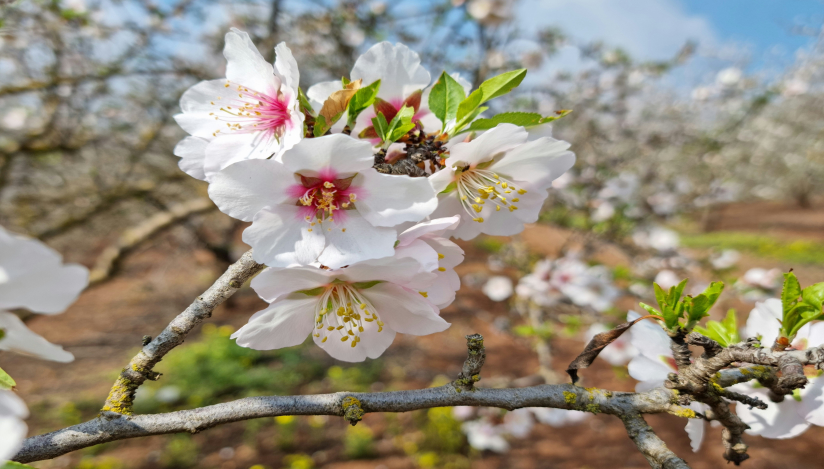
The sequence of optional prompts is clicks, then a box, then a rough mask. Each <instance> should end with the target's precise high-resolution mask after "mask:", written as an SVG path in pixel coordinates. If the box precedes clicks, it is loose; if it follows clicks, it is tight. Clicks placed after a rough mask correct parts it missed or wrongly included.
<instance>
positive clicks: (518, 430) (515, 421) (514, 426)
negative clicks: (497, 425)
mask: <svg viewBox="0 0 824 469" xmlns="http://www.w3.org/2000/svg"><path fill="white" fill-rule="evenodd" d="M534 424H535V422H534V421H533V420H532V413H531V412H530V410H529V409H526V408H524V409H515V410H512V411H509V412H507V413H506V414H505V415H504V423H503V427H504V431H505V432H506V433H508V434H510V435H512V436H514V437H515V438H524V437H525V436H527V435H529V432H530V431H531V430H532V427H533V425H534Z"/></svg>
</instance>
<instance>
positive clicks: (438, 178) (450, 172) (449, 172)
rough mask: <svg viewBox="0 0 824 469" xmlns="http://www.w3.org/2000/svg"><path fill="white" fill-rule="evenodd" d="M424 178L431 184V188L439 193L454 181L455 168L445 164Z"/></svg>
mask: <svg viewBox="0 0 824 469" xmlns="http://www.w3.org/2000/svg"><path fill="white" fill-rule="evenodd" d="M426 179H427V180H428V181H429V183H430V184H432V189H433V190H434V191H435V193H436V194H440V193H441V192H443V191H444V190H446V188H447V186H449V184H450V183H452V182H454V181H455V169H453V168H452V167H451V166H447V167H446V168H443V169H441V170H440V171H438V172H437V173H435V174H433V175H431V176H429V177H428V178H426Z"/></svg>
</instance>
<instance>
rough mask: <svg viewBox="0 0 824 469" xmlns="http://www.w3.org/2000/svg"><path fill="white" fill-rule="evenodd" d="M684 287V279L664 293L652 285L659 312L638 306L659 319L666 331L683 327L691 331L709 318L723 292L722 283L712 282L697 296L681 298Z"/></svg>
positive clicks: (655, 284) (644, 306)
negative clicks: (683, 320)
mask: <svg viewBox="0 0 824 469" xmlns="http://www.w3.org/2000/svg"><path fill="white" fill-rule="evenodd" d="M686 285H687V279H684V280H682V281H681V283H679V284H678V285H675V286H674V287H671V288H670V289H669V290H668V291H666V292H665V291H664V289H663V288H661V286H660V285H658V284H657V283H654V284H653V287H654V288H655V299H656V301H657V302H658V308H659V309H660V310H659V309H655V308H653V307H652V306H650V305H648V304H645V303H640V306H641V307H642V308H644V309H645V310H646V311H647V312H648V313H649V314H651V315H653V316H657V317H659V318H661V320H662V321H663V322H664V325H665V326H666V328H667V329H668V330H671V331H674V330H676V329H678V328H679V327H683V328H685V329H686V330H688V331H691V330H693V329H694V328H695V326H696V325H697V324H698V321H700V320H701V319H702V318H705V317H707V316H709V311H710V309H711V308H712V306H713V305H714V304H715V302H716V301H718V297H719V296H721V292H722V291H724V283H723V282H712V283H711V284H710V285H709V286H708V287H707V288H706V289H705V290H704V291H703V292H701V293H700V294H699V295H696V296H695V297H693V296H690V295H686V296H683V297H682V295H683V293H684V287H685V286H686ZM682 319H686V323H682V321H681V320H682Z"/></svg>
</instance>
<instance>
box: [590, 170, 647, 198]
mask: <svg viewBox="0 0 824 469" xmlns="http://www.w3.org/2000/svg"><path fill="white" fill-rule="evenodd" d="M639 187H640V182H639V181H638V176H637V175H635V174H632V173H627V172H623V173H621V174H619V175H618V176H617V177H614V178H612V179H610V180H608V181H607V182H606V183H605V184H604V188H603V189H601V190H600V191H599V192H598V197H599V198H601V199H618V200H620V201H621V202H624V203H629V202H630V201H632V199H634V198H635V195H636V193H637V192H638V188H639Z"/></svg>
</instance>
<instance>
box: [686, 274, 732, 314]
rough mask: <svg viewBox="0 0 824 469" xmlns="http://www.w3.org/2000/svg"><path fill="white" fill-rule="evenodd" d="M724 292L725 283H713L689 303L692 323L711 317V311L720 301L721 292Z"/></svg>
mask: <svg viewBox="0 0 824 469" xmlns="http://www.w3.org/2000/svg"><path fill="white" fill-rule="evenodd" d="M722 291H724V283H723V282H713V283H711V284H710V285H709V286H708V287H707V288H706V289H705V290H704V292H703V293H701V294H700V295H698V296H696V297H695V298H693V299H692V301H690V302H689V309H688V319H689V321H690V322H693V323H694V322H697V321H699V320H701V318H703V317H706V316H709V310H710V308H712V306H713V305H714V304H715V302H716V301H718V297H719V296H720V295H721V292H722Z"/></svg>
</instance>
